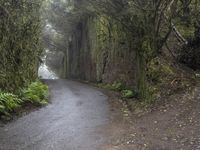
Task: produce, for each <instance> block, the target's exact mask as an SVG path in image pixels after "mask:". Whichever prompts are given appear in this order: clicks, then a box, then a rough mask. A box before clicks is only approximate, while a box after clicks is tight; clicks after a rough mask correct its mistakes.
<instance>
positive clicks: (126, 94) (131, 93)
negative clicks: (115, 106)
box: [121, 90, 137, 98]
mask: <svg viewBox="0 0 200 150" xmlns="http://www.w3.org/2000/svg"><path fill="white" fill-rule="evenodd" d="M121 93H122V97H123V98H134V97H137V93H136V92H134V91H132V90H123V91H122V92H121Z"/></svg>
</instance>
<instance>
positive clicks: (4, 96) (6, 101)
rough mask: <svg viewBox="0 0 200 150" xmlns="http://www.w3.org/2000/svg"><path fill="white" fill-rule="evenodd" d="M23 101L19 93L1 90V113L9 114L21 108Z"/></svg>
mask: <svg viewBox="0 0 200 150" xmlns="http://www.w3.org/2000/svg"><path fill="white" fill-rule="evenodd" d="M22 103H23V101H22V100H21V99H20V98H18V96H17V95H14V94H11V93H4V92H0V113H1V114H4V115H9V113H10V112H12V111H14V110H15V109H17V108H19V107H20V106H21V104H22Z"/></svg>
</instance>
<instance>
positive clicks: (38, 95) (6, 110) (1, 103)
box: [0, 81, 48, 119]
mask: <svg viewBox="0 0 200 150" xmlns="http://www.w3.org/2000/svg"><path fill="white" fill-rule="evenodd" d="M27 104H32V105H35V106H44V105H46V104H48V87H47V85H45V84H43V83H42V82H40V81H36V82H33V83H31V84H30V85H28V86H27V87H24V88H23V89H22V90H19V91H18V92H17V93H16V94H13V93H8V92H3V91H0V117H2V116H3V118H6V119H9V118H10V117H11V115H12V114H13V113H17V112H18V111H19V110H20V109H23V106H25V105H27Z"/></svg>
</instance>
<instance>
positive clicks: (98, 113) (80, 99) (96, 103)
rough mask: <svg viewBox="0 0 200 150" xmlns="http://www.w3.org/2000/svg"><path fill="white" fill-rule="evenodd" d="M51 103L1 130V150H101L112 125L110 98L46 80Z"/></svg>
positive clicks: (90, 89) (86, 87)
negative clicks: (107, 129) (108, 100)
mask: <svg viewBox="0 0 200 150" xmlns="http://www.w3.org/2000/svg"><path fill="white" fill-rule="evenodd" d="M45 82H46V83H47V84H48V85H49V87H50V91H51V103H50V104H49V105H48V106H46V107H44V108H41V109H39V110H37V111H34V112H32V113H30V114H28V115H26V116H24V117H21V118H19V119H18V120H16V121H13V122H11V123H9V124H7V125H6V126H4V127H0V150H99V149H101V145H102V144H103V143H104V142H105V141H106V137H105V135H103V133H102V132H101V131H103V128H104V126H105V125H106V124H108V122H109V119H108V118H109V115H108V113H109V109H108V103H107V97H106V96H105V95H104V94H102V93H101V92H100V91H98V90H97V89H95V88H93V87H91V86H89V85H85V84H82V83H78V82H74V81H68V80H46V81H45Z"/></svg>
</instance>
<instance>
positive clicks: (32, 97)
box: [22, 81, 48, 105]
mask: <svg viewBox="0 0 200 150" xmlns="http://www.w3.org/2000/svg"><path fill="white" fill-rule="evenodd" d="M47 96H48V86H47V85H44V84H43V83H41V82H39V81H36V82H33V83H32V84H30V85H29V86H28V88H27V89H24V90H22V97H23V100H24V101H29V102H31V103H33V104H37V105H46V104H47Z"/></svg>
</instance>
